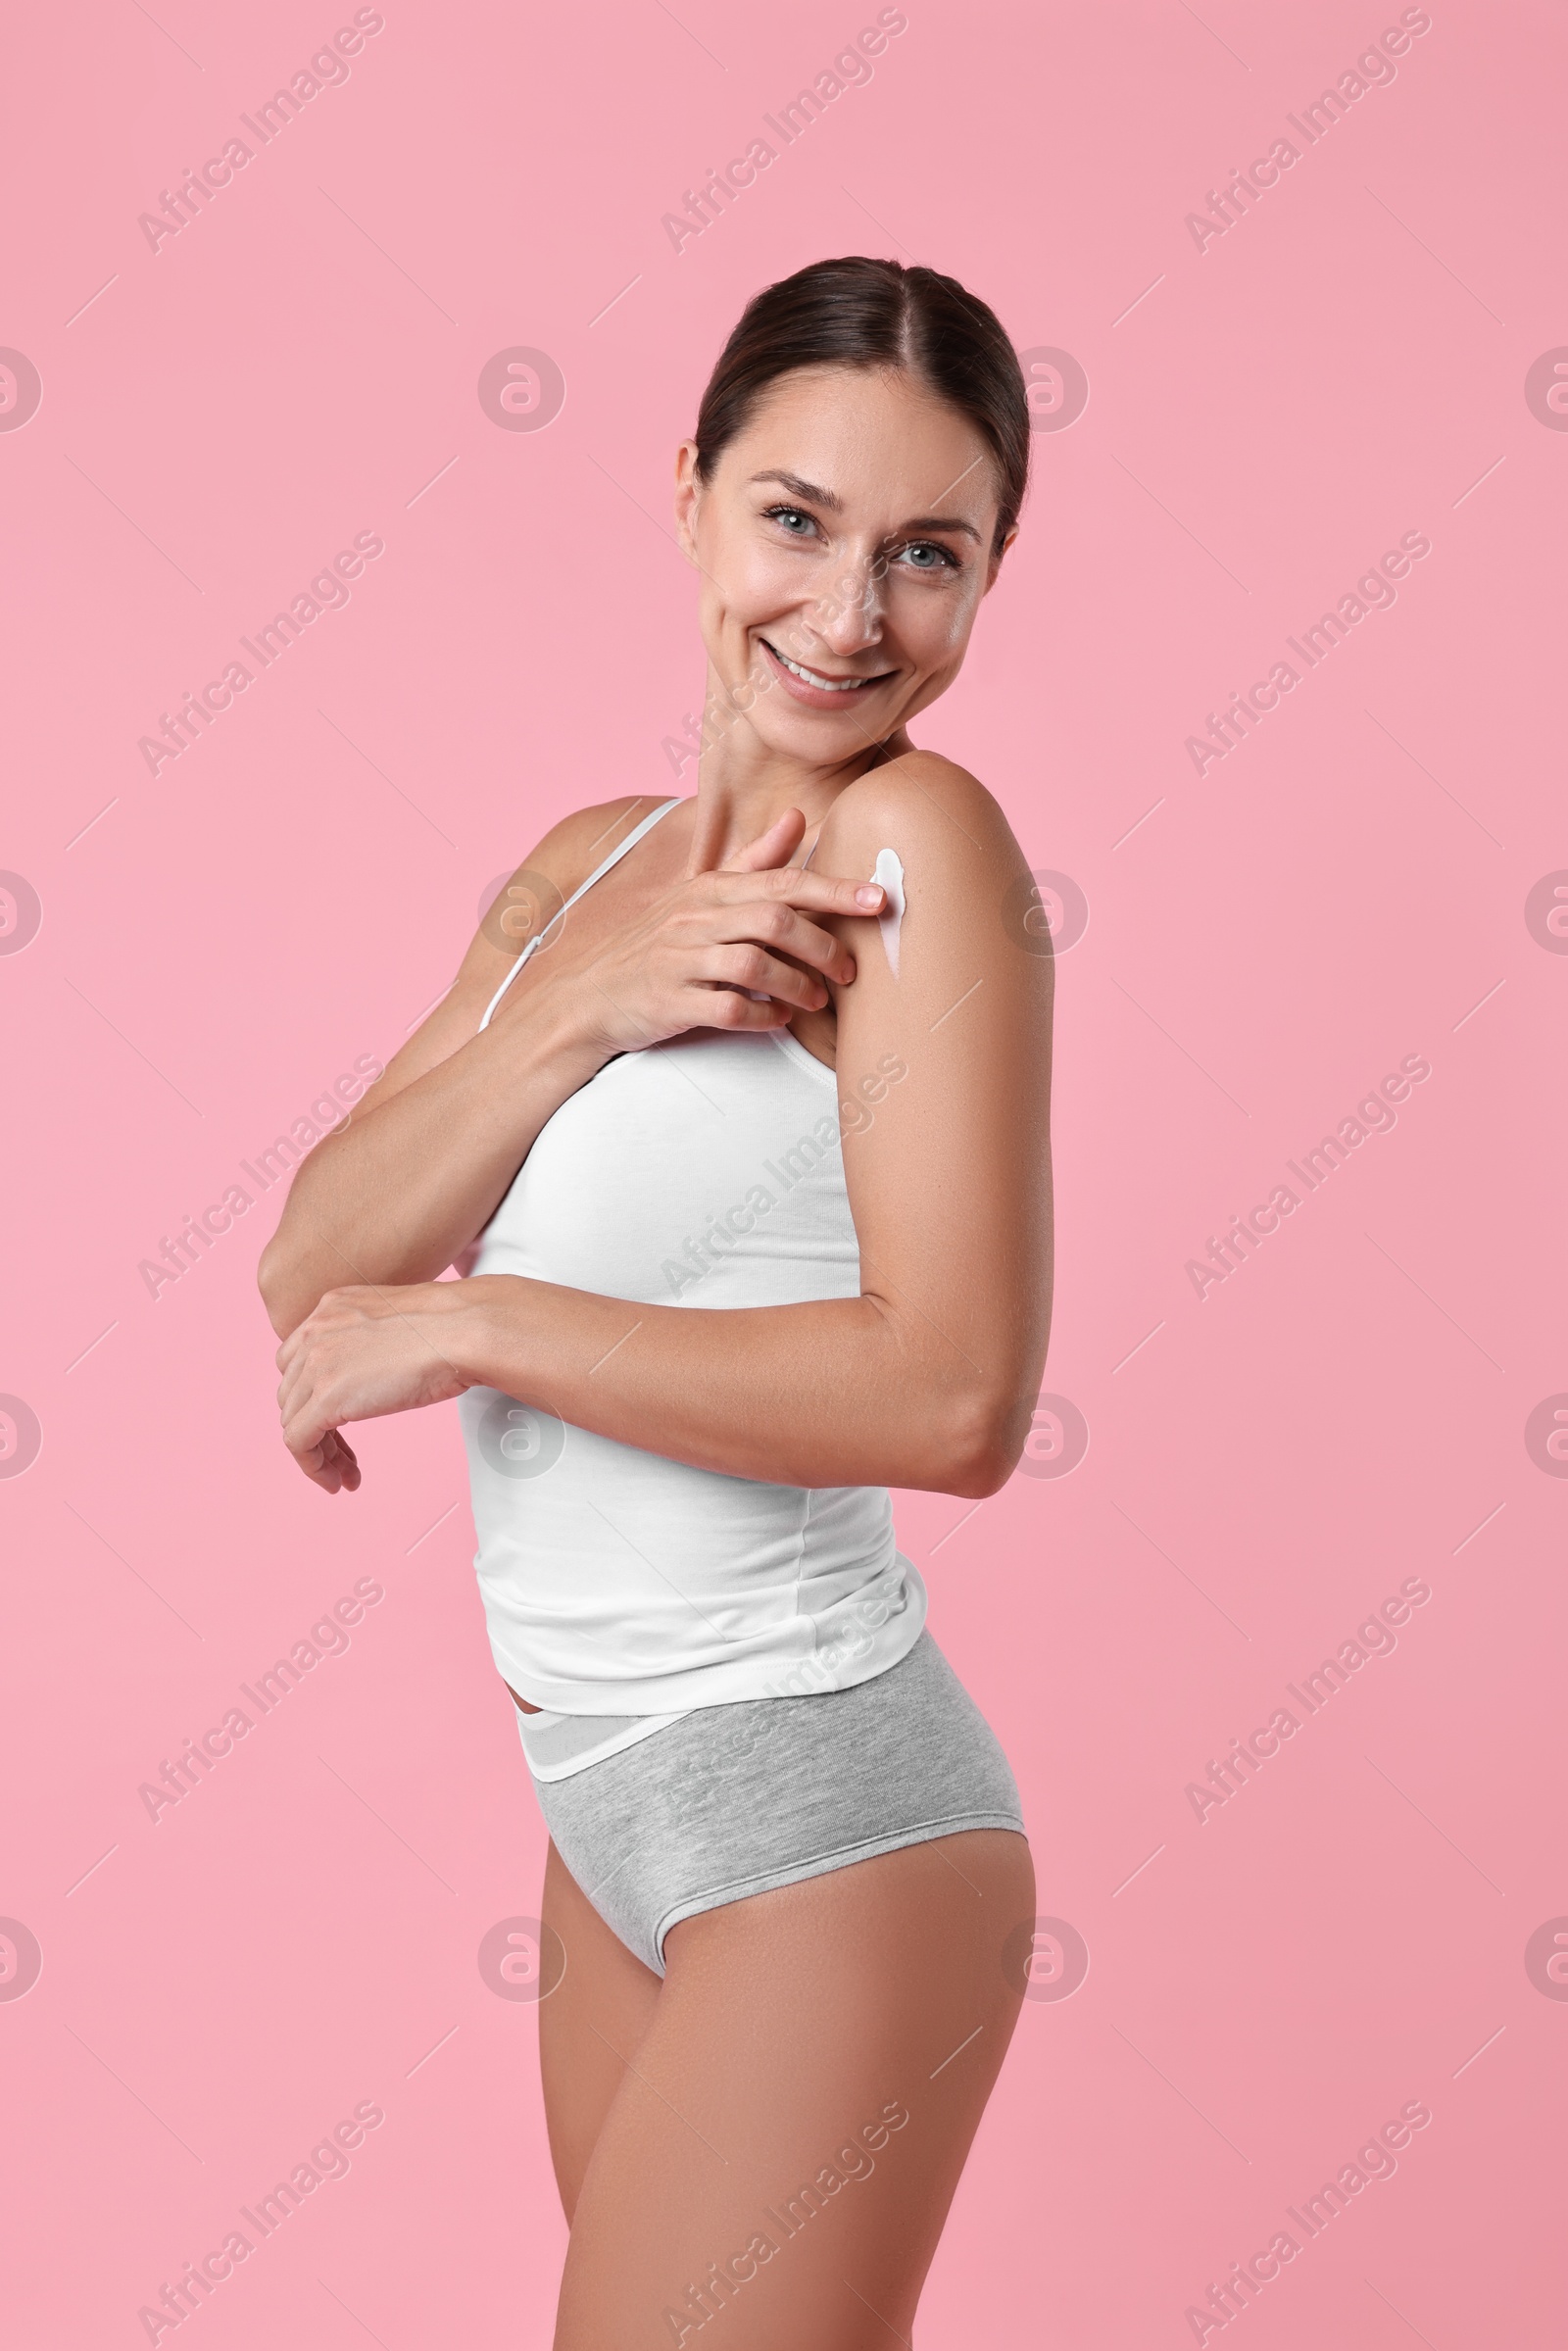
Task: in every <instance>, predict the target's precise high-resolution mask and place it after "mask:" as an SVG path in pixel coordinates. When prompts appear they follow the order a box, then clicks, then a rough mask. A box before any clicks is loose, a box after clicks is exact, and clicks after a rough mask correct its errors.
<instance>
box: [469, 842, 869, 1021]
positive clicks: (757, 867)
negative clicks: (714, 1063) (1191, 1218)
mask: <svg viewBox="0 0 1568 2351" xmlns="http://www.w3.org/2000/svg"><path fill="white" fill-rule="evenodd" d="M805 831H806V819H805V817H804V816H803V815H802V813H801V811H800V810H799V808H790V809H787V810H786V811H785V813H784V814H783V815H782V816H781V817H779V819H778V821H777V822H776V823H775V824H773V825H771V826H769V828H768V830H767V831H766V832H765V833H763V834H762V835H761V836H760V839H759V840H756V841H754V842H752V843H751V844H750V846H749V847H748V848H746V849H743V850H742V851H741V852H740V853H739V854H738V855H737V856H736V857H734V858H732V859H731V861H730V863H729V864H727V865H720V866H717V867H715V868H714V869H713V870H712V871H711V872H709V873H699V874H694V875H691V876H689V877H688V878H687V879H686V880H684V881H681V882H678V883H677V884H676V885H675V887H674V889H672V890H670V891H668V892H666V894H665V895H664V896H663V897H662V898H661V899H659V900H657V901H656V902H655V904H654V905H653V906H650V907H649V908H648V910H647V912H646V913H644V914H642V915H641V916H639V917H638V918H637V919H636V920H635V921H633V922H629V923H627V924H626V925H625V926H624V928H622V929H620V930H618V931H617V932H616V933H615V934H614V936H613V937H612V938H610V939H608V940H605V941H604V942H602V943H601V944H600V945H598V946H597V947H595V948H594V949H593V950H592V951H591V952H590V951H584V952H582V953H581V954H580V955H579V956H577V957H575V958H574V957H573V956H572V955H571V952H570V949H569V946H568V943H567V938H566V937H565V936H563V937H562V938H561V939H560V940H559V941H557V942H555V943H554V946H553V949H552V951H551V966H552V969H551V985H552V991H553V992H558V991H562V990H564V991H567V992H569V995H570V997H571V1000H572V1002H573V1006H574V1013H575V1018H574V1022H573V1025H574V1026H575V1025H576V1022H577V1020H580V1022H581V1024H582V1026H583V1028H584V1030H585V1032H586V1033H588V1034H591V1035H592V1036H593V1037H594V1038H595V1039H596V1040H597V1041H598V1042H599V1043H600V1044H602V1045H603V1046H604V1048H605V1049H606V1051H607V1053H611V1054H613V1053H634V1052H636V1051H637V1050H638V1049H639V1048H641V1047H643V1046H648V1045H658V1044H659V1043H661V1042H662V1040H663V1039H664V1038H666V1037H675V1036H679V1035H680V1034H681V1033H682V1032H683V1031H685V1030H687V1029H778V1028H783V1027H785V1026H787V1024H788V1022H789V1021H790V1019H791V1018H792V1017H793V1015H794V1014H795V1013H796V1012H798V1011H816V1010H820V1008H821V1007H822V1006H823V1005H824V1004H826V1003H827V1002H828V991H827V988H826V986H825V985H824V982H825V981H827V980H833V981H835V982H837V983H839V984H841V985H844V984H847V983H848V982H849V981H851V980H853V979H854V977H855V958H854V956H853V955H851V954H850V951H849V949H848V948H847V947H845V945H844V944H843V942H842V941H841V940H840V939H838V938H836V937H835V936H834V934H833V933H832V932H831V931H829V930H824V929H822V928H821V926H820V925H819V924H818V923H815V922H812V921H811V920H810V919H809V916H810V915H811V914H838V915H858V916H859V917H860V918H861V919H862V920H864V919H867V918H870V917H874V916H875V915H877V914H879V913H880V912H881V911H882V906H883V902H884V896H885V894H884V892H883V890H882V889H881V887H880V885H879V884H878V883H875V882H852V881H839V880H835V879H834V878H833V877H832V876H830V875H828V874H825V873H812V872H810V871H809V870H808V869H805V868H802V867H800V866H795V865H790V864H788V863H787V862H786V859H787V858H789V857H791V856H792V854H793V853H794V851H795V849H796V848H797V847H798V846H799V843H800V841H801V837H802V835H803V834H804V833H805ZM510 994H515V991H509V995H510ZM506 1005H507V999H506V998H503V1000H502V1003H501V1004H500V1005H499V1006H498V1007H497V1015H496V1017H497V1020H498V1021H499V1020H500V1019H501V1018H502V1017H503V1016H504V1014H505V1011H506Z"/></svg>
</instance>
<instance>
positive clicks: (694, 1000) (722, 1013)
mask: <svg viewBox="0 0 1568 2351" xmlns="http://www.w3.org/2000/svg"><path fill="white" fill-rule="evenodd" d="M677 1002H678V1004H679V1006H680V1008H681V1010H682V1011H683V1012H684V1014H685V1016H686V1026H687V1027H688V1028H693V1029H785V1028H788V1027H789V1024H790V1007H789V1005H788V1004H776V1003H775V1002H774V1001H773V999H772V998H771V997H767V998H765V999H764V1000H763V1001H762V1002H761V1003H760V1004H759V1003H757V1002H756V1001H755V1000H754V999H753V998H751V997H749V996H747V995H746V994H744V993H743V991H742V990H740V989H738V988H726V987H721V986H709V985H707V984H706V983H704V982H703V981H700V980H694V981H693V982H692V984H691V986H690V987H689V988H682V989H681V991H680V995H679V997H678V999H677Z"/></svg>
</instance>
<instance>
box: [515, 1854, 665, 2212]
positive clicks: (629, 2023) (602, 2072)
mask: <svg viewBox="0 0 1568 2351" xmlns="http://www.w3.org/2000/svg"><path fill="white" fill-rule="evenodd" d="M540 1916H541V1919H542V1922H543V1924H544V1926H545V1927H546V1928H547V1929H548V1930H549V1931H550V1933H551V1934H553V1935H558V1936H559V1937H560V1940H561V1946H562V1950H563V1952H564V1957H565V1970H564V1974H563V1976H562V1978H561V1981H560V1983H559V1984H557V1985H556V1988H555V1989H554V1991H552V1992H551V1994H550V1995H549V1997H548V1999H545V2000H542V2001H541V2002H540V2004H539V2074H540V2079H541V2082H542V2083H543V2085H544V2095H545V2123H546V2127H547V2129H548V2131H549V2133H550V2159H551V2162H552V2163H553V2164H554V2166H555V2172H556V2185H557V2187H558V2188H559V2189H560V2190H561V2202H562V2206H563V2208H564V2212H565V2215H566V2224H567V2226H568V2228H569V2227H570V2225H571V2220H572V2216H573V2214H574V2212H575V2210H576V2205H577V2196H578V2192H579V2190H580V2189H581V2186H582V2180H583V2174H584V2173H585V2172H586V2171H587V2169H588V2159H589V2157H590V2156H591V2155H592V2153H593V2151H594V2144H595V2141H596V2140H597V2139H598V2136H599V2132H600V2129H601V2127H602V2125H603V2123H604V2120H605V2117H606V2115H607V2114H608V2113H609V2112H610V2107H611V2102H612V2100H613V2098H614V2095H615V2092H616V2091H617V2090H618V2089H619V2087H620V2083H621V2077H622V2075H623V2074H624V2073H625V2071H626V2067H627V2065H628V2063H630V2062H631V2061H632V2060H633V2059H634V2058H635V2057H636V2054H637V2050H638V2047H639V2045H640V2043H641V2041H642V2038H643V2035H644V2033H646V2032H647V2031H648V2027H649V2025H650V2024H651V2023H652V2021H653V2014H654V2003H655V2001H656V2000H657V1999H658V1997H659V1991H660V1982H661V1979H660V1978H659V1977H658V1976H656V1975H655V1974H654V1971H653V1969H652V1968H648V1967H644V1965H643V1963H642V1961H641V1960H640V1959H639V1958H638V1957H637V1956H636V1954H635V1952H632V1951H628V1950H627V1948H626V1946H625V1944H624V1943H623V1942H622V1941H621V1939H620V1937H619V1935H616V1934H615V1933H614V1931H613V1929H612V1928H610V1927H607V1926H606V1924H605V1922H604V1920H603V1919H602V1918H601V1917H600V1915H599V1913H598V1911H597V1910H596V1909H595V1908H594V1906H593V1904H592V1903H591V1902H590V1901H589V1899H588V1896H587V1895H586V1894H585V1893H584V1892H583V1890H582V1888H581V1887H580V1886H578V1884H577V1882H576V1880H575V1879H574V1878H573V1877H572V1875H571V1872H570V1871H569V1870H568V1869H567V1867H566V1865H565V1863H564V1861H563V1860H562V1858H561V1855H560V1854H559V1853H558V1852H557V1850H556V1847H555V1844H554V1842H553V1841H552V1843H551V1844H550V1847H549V1849H548V1851H547V1853H546V1856H545V1885H544V1896H543V1900H542V1902H541V1905H540Z"/></svg>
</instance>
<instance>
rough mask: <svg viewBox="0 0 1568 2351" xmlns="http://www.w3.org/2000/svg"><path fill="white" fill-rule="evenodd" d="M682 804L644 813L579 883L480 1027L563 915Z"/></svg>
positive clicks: (501, 990) (485, 1024) (505, 983)
mask: <svg viewBox="0 0 1568 2351" xmlns="http://www.w3.org/2000/svg"><path fill="white" fill-rule="evenodd" d="M679 807H680V796H679V794H678V793H677V795H676V797H675V798H674V799H673V800H666V801H665V802H664V804H663V806H662V808H655V810H654V812H653V814H652V815H651V816H645V817H644V818H643V820H642V822H641V824H638V825H634V826H633V828H632V830H631V831H630V832H629V833H628V834H627V835H626V838H625V840H624V841H622V842H620V843H619V844H618V845H617V846H616V847H615V848H614V849H613V850H612V851H611V853H610V855H609V857H606V858H605V860H604V862H603V863H602V864H599V865H596V866H595V867H594V869H593V871H592V873H591V874H590V875H589V876H588V879H587V880H586V881H585V882H581V883H579V884H578V886H577V888H576V889H575V890H573V892H572V894H571V896H570V897H569V898H568V899H567V901H566V903H565V905H564V906H563V907H562V909H561V912H560V913H559V914H556V915H554V916H552V918H551V920H550V921H549V922H547V923H546V924H545V927H544V929H543V930H542V931H536V932H535V934H534V936H533V937H532V938H531V939H530V940H529V942H528V944H527V946H526V947H525V948H524V949H523V951H522V953H521V955H519V956H518V957H517V959H516V961H515V963H514V964H513V966H512V969H511V970H510V971H509V972H508V973H507V976H506V978H505V979H504V980H503V981H502V983H501V985H500V987H499V988H498V989H497V990H496V992H495V994H494V996H492V997H491V999H490V1002H489V1003H488V1004H486V1006H485V1012H484V1018H483V1019H482V1020H481V1021H480V1023H479V1027H480V1028H481V1029H487V1028H488V1027H489V1026H490V1015H491V1013H492V1012H493V1011H494V1010H495V1008H496V1006H497V1004H499V1003H500V1002H501V999H502V998H503V997H504V996H505V995H506V993H507V990H508V989H509V988H510V987H511V985H512V983H513V981H514V980H515V978H516V976H517V974H518V972H519V971H520V970H521V969H522V967H523V965H524V963H526V962H527V960H528V957H529V956H530V955H532V954H533V951H534V949H535V948H536V947H537V946H538V945H539V943H540V941H541V940H542V939H544V938H545V937H546V936H547V935H548V933H549V932H551V931H553V930H554V929H555V927H556V924H557V923H558V922H560V921H562V920H563V919H564V916H565V915H566V914H568V913H569V912H570V910H571V908H572V907H573V906H575V905H576V903H577V901H578V899H579V898H586V896H587V895H588V892H589V891H590V890H591V889H592V888H593V886H594V884H595V882H600V881H603V880H604V878H605V875H606V874H607V873H608V872H609V871H610V868H611V867H612V865H618V864H619V863H620V860H621V858H622V857H624V856H625V855H626V852H627V851H628V850H629V849H635V848H636V846H637V844H638V842H639V841H640V840H641V839H642V837H643V835H644V833H651V832H652V831H653V829H654V827H655V825H656V824H657V823H658V822H659V820H660V818H661V817H662V816H667V815H668V814H669V811H670V809H671V808H679Z"/></svg>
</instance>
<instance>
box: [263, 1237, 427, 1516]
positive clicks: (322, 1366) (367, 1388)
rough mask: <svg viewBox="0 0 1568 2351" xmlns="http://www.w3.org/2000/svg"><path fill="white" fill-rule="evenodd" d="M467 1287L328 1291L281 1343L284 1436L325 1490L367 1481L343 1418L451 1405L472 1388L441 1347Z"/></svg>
mask: <svg viewBox="0 0 1568 2351" xmlns="http://www.w3.org/2000/svg"><path fill="white" fill-rule="evenodd" d="M463 1288H464V1286H463V1285H462V1284H461V1283H457V1282H414V1283H411V1284H409V1285H408V1286H406V1287H404V1288H400V1289H392V1290H373V1289H356V1290H329V1291H328V1292H327V1294H326V1296H325V1297H324V1298H322V1299H321V1301H320V1303H319V1305H318V1306H317V1308H316V1310H315V1312H314V1313H312V1314H308V1315H307V1316H306V1318H305V1320H304V1321H303V1322H302V1323H301V1324H300V1326H299V1328H298V1329H297V1330H294V1331H291V1332H290V1333H289V1335H288V1337H287V1338H286V1339H285V1340H284V1342H283V1344H282V1346H281V1347H279V1348H278V1350H277V1367H278V1370H279V1371H280V1372H281V1373H282V1375H283V1378H282V1382H281V1385H280V1386H279V1388H278V1392H277V1401H278V1409H279V1411H280V1412H281V1414H282V1420H283V1443H284V1444H285V1445H287V1446H288V1449H289V1451H290V1452H291V1453H292V1454H293V1455H294V1458H295V1460H296V1461H297V1462H298V1463H299V1465H300V1467H301V1469H302V1470H304V1472H305V1475H306V1476H307V1477H308V1478H310V1479H313V1480H314V1481H315V1483H316V1484H317V1485H318V1486H321V1487H324V1488H325V1490H326V1492H327V1493H328V1494H337V1493H339V1492H341V1491H342V1489H343V1488H345V1487H347V1489H348V1490H349V1492H350V1493H351V1494H352V1493H353V1492H354V1490H355V1488H356V1487H357V1486H358V1485H359V1483H360V1465H359V1462H358V1461H357V1460H356V1458H355V1455H354V1450H353V1447H352V1446H351V1445H348V1444H347V1443H346V1442H345V1440H344V1439H343V1438H342V1436H340V1435H339V1431H340V1429H341V1427H342V1425H343V1423H344V1422H345V1421H351V1420H375V1419H377V1418H379V1417H380V1416H381V1415H382V1414H384V1413H387V1412H412V1411H414V1410H416V1409H417V1407H418V1406H419V1405H420V1404H441V1403H445V1402H446V1401H447V1400H448V1398H449V1397H451V1396H461V1395H462V1394H463V1392H464V1390H465V1389H466V1388H467V1387H469V1386H471V1385H472V1383H471V1381H470V1380H469V1379H468V1378H467V1377H466V1376H465V1374H464V1373H462V1372H461V1371H459V1370H458V1368H457V1366H456V1364H455V1363H453V1362H452V1361H451V1360H450V1359H449V1357H448V1356H447V1354H446V1353H445V1352H444V1351H443V1346H442V1342H443V1338H444V1337H447V1336H450V1335H451V1333H452V1330H453V1328H454V1325H455V1320H456V1317H457V1316H458V1315H459V1314H461V1312H462V1310H463V1305H464V1302H465V1301H464V1299H463Z"/></svg>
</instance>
